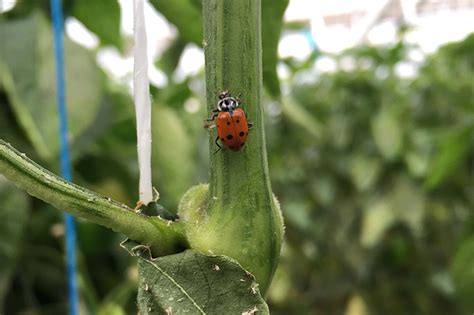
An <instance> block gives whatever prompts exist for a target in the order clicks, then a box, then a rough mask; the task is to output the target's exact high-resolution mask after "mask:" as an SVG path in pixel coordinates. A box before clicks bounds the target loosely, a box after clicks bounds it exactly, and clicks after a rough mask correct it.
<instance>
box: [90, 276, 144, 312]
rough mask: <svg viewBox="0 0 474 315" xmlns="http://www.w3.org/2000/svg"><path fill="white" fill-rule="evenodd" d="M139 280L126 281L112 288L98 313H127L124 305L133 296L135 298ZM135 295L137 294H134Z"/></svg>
mask: <svg viewBox="0 0 474 315" xmlns="http://www.w3.org/2000/svg"><path fill="white" fill-rule="evenodd" d="M136 293H137V282H136V281H131V280H129V281H126V282H124V283H123V284H120V285H119V286H118V287H116V288H115V289H114V290H112V291H111V292H110V293H109V294H107V296H106V297H105V299H104V301H103V302H102V304H101V305H100V307H99V311H98V312H97V314H98V315H125V314H126V312H125V310H124V307H125V305H126V303H127V301H129V300H130V299H131V298H132V299H135V297H136ZM134 295H135V296H134Z"/></svg>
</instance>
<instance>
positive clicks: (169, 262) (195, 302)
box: [124, 242, 269, 315]
mask: <svg viewBox="0 0 474 315" xmlns="http://www.w3.org/2000/svg"><path fill="white" fill-rule="evenodd" d="M124 247H125V248H127V250H128V251H129V252H130V253H131V254H132V255H135V256H137V257H138V270H139V287H138V308H139V311H140V313H141V314H144V315H146V314H254V313H258V314H269V311H268V306H267V304H266V303H265V301H264V300H263V298H262V296H261V295H260V291H259V290H258V285H257V283H256V282H255V278H254V277H253V276H252V275H251V274H250V273H249V272H247V271H245V270H244V269H243V268H242V267H241V266H240V265H239V264H238V263H237V262H236V261H234V260H232V259H231V258H229V257H226V256H206V255H203V254H200V253H197V252H195V251H192V250H186V251H184V252H182V253H180V254H175V255H170V256H165V257H160V258H157V259H152V258H150V255H149V251H148V250H147V248H146V247H144V246H140V245H138V246H137V245H136V243H135V244H134V243H133V242H125V243H124ZM246 312H247V313H246Z"/></svg>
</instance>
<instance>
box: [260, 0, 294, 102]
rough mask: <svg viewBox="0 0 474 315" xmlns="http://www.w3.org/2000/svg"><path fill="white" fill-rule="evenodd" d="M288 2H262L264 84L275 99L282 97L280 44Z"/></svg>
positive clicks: (275, 0) (276, 0)
mask: <svg viewBox="0 0 474 315" xmlns="http://www.w3.org/2000/svg"><path fill="white" fill-rule="evenodd" d="M288 2H289V1H288V0H263V1H262V49H263V51H262V68H263V69H262V70H263V84H264V85H265V87H266V88H267V90H268V92H269V93H270V94H271V95H272V96H273V97H279V96H280V82H279V80H278V74H277V68H276V67H277V62H278V43H279V40H280V33H281V28H282V23H283V14H284V13H285V10H286V7H287V6H288Z"/></svg>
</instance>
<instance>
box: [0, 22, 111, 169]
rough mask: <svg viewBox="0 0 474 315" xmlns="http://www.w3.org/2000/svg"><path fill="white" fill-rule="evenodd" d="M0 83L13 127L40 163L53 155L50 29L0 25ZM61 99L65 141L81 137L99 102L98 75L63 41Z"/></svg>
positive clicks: (80, 51) (85, 55) (83, 54)
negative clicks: (64, 109) (22, 134)
mask: <svg viewBox="0 0 474 315" xmlns="http://www.w3.org/2000/svg"><path fill="white" fill-rule="evenodd" d="M0 30H1V34H0V38H1V41H2V49H1V50H0V64H3V67H0V84H2V86H3V87H4V89H5V91H6V92H7V95H8V98H9V101H10V104H11V106H12V108H13V111H14V112H15V115H16V117H17V120H18V122H19V124H20V125H21V126H22V128H23V129H24V131H25V133H26V134H27V135H28V137H29V139H30V141H31V143H32V144H33V146H34V147H35V149H36V151H37V152H38V154H39V155H40V156H41V158H43V159H46V160H51V159H52V158H53V157H54V156H55V155H56V154H57V152H58V147H59V143H58V141H55V140H54V139H57V137H58V136H57V133H58V132H57V130H58V118H57V116H58V114H57V106H56V93H55V90H56V87H55V83H54V82H55V68H54V67H55V65H54V51H53V42H52V41H53V39H52V35H51V27H50V25H48V23H47V21H46V20H45V18H44V17H43V16H42V15H41V14H39V13H36V14H33V15H31V16H29V17H28V18H25V19H21V20H14V21H12V22H3V23H0ZM65 55H66V56H67V58H66V69H65V71H66V94H67V103H68V115H69V127H70V139H71V142H74V140H75V139H76V137H77V136H78V135H80V134H81V133H82V132H84V131H85V130H86V129H87V128H88V127H89V126H90V124H91V123H92V121H93V120H94V118H95V116H96V114H97V111H98V109H99V105H100V100H101V93H102V92H101V86H102V84H101V75H100V71H99V68H98V67H97V65H96V64H95V60H94V56H93V54H92V53H91V52H89V51H87V50H86V49H84V48H82V47H80V46H78V45H76V44H74V43H72V42H70V41H69V40H67V39H66V40H65Z"/></svg>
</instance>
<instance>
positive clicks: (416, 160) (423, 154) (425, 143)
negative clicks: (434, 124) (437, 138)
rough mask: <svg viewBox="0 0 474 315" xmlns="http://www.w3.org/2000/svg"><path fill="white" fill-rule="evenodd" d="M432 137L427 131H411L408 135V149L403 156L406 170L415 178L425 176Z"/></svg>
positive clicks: (432, 142)
mask: <svg viewBox="0 0 474 315" xmlns="http://www.w3.org/2000/svg"><path fill="white" fill-rule="evenodd" d="M433 140H434V137H433V135H432V134H431V132H430V131H428V130H412V131H411V132H410V134H409V140H408V141H410V148H409V149H408V150H407V152H406V153H405V155H404V158H405V163H406V164H407V166H408V170H409V171H410V173H411V174H412V175H413V176H415V177H422V176H424V175H425V174H426V172H427V170H428V166H429V161H430V156H431V154H432V150H433V147H434V141H433Z"/></svg>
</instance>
